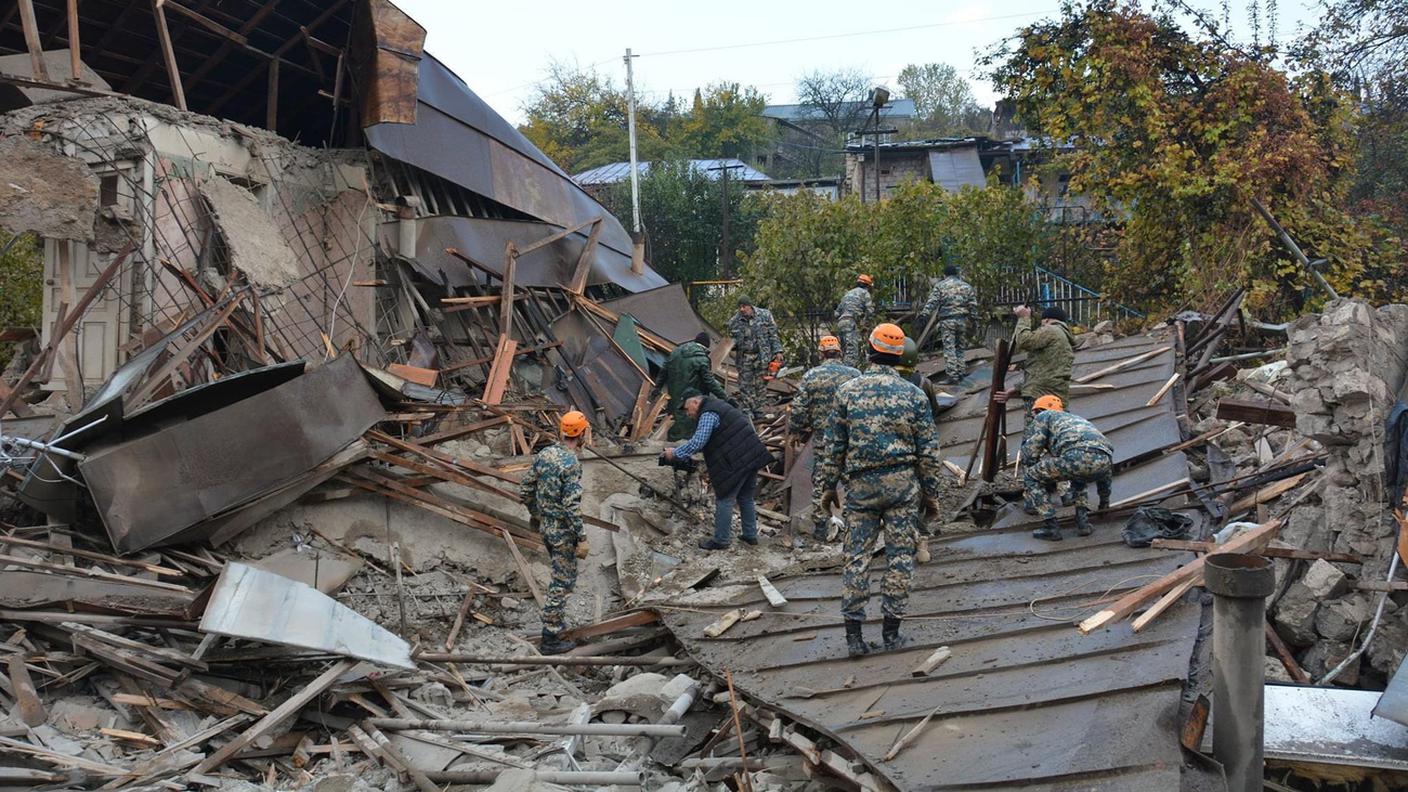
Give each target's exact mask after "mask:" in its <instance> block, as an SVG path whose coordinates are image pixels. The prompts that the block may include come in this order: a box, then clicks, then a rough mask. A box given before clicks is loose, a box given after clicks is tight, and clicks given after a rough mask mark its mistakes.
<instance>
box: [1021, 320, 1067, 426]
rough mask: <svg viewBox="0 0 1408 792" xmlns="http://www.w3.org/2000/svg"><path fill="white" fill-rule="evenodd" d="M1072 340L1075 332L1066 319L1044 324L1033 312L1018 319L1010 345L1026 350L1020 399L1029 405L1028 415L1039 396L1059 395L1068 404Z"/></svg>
mask: <svg viewBox="0 0 1408 792" xmlns="http://www.w3.org/2000/svg"><path fill="white" fill-rule="evenodd" d="M1075 343H1076V336H1075V334H1074V333H1072V332H1071V328H1069V327H1067V326H1066V323H1065V322H1052V323H1051V324H1049V325H1043V324H1042V323H1041V320H1040V319H1038V318H1037V317H1036V316H1035V315H1032V316H1031V317H1030V319H1018V320H1017V329H1016V331H1015V332H1014V333H1013V334H1012V345H1013V347H1015V349H1016V351H1017V352H1025V353H1026V354H1027V360H1026V362H1025V363H1024V364H1022V370H1023V371H1025V372H1026V374H1025V376H1024V378H1023V380H1022V401H1023V402H1024V403H1025V404H1026V405H1027V407H1028V410H1027V413H1028V415H1030V414H1031V409H1030V408H1031V405H1032V404H1033V403H1034V402H1036V400H1037V399H1038V398H1039V397H1041V396H1046V395H1052V396H1059V397H1060V398H1061V403H1062V404H1064V405H1067V406H1069V405H1070V398H1071V366H1072V365H1074V363H1075V351H1074V350H1075Z"/></svg>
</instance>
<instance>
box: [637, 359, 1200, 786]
mask: <svg viewBox="0 0 1408 792" xmlns="http://www.w3.org/2000/svg"><path fill="white" fill-rule="evenodd" d="M1166 338H1167V337H1166V336H1161V337H1156V338H1132V339H1125V340H1123V341H1120V342H1116V343H1114V344H1111V345H1107V346H1104V347H1099V348H1097V349H1093V350H1087V351H1081V352H1078V353H1077V357H1076V376H1080V375H1081V374H1084V373H1089V372H1092V371H1096V370H1098V369H1099V368H1102V367H1104V366H1107V365H1109V364H1110V362H1111V361H1116V360H1123V359H1127V358H1130V357H1133V356H1135V355H1138V354H1141V353H1143V352H1146V351H1150V350H1152V349H1154V348H1155V347H1156V346H1161V345H1164V344H1166V343H1168V342H1167V340H1166ZM1173 367H1174V357H1173V353H1172V352H1171V351H1170V352H1165V353H1164V354H1163V355H1160V356H1156V357H1154V358H1153V359H1151V360H1150V361H1149V362H1148V364H1147V365H1145V366H1140V367H1136V368H1133V369H1131V370H1129V371H1126V372H1121V373H1119V374H1115V375H1110V376H1107V377H1104V378H1102V379H1101V380H1100V382H1102V383H1109V384H1113V385H1115V387H1114V388H1112V389H1109V390H1103V391H1098V392H1094V393H1089V394H1087V393H1080V394H1078V395H1076V396H1075V398H1074V399H1073V405H1072V408H1073V410H1074V411H1075V412H1077V413H1079V414H1081V415H1085V416H1086V417H1088V418H1091V419H1092V420H1093V421H1095V423H1096V424H1097V425H1099V426H1101V427H1102V428H1103V429H1104V430H1105V431H1106V432H1107V433H1108V434H1109V436H1110V437H1111V439H1112V440H1113V441H1114V443H1115V446H1116V459H1117V460H1119V459H1127V458H1129V457H1130V456H1132V455H1134V454H1137V453H1139V451H1140V450H1147V449H1151V448H1157V447H1162V446H1166V445H1168V444H1171V443H1175V442H1177V441H1178V440H1179V437H1180V435H1179V430H1178V426H1177V424H1176V422H1175V421H1174V419H1173V414H1172V408H1171V407H1170V404H1171V402H1172V399H1171V398H1165V399H1164V400H1163V401H1162V402H1161V403H1160V404H1159V405H1156V406H1154V407H1145V406H1144V405H1145V403H1146V402H1147V401H1148V400H1149V398H1150V397H1151V396H1152V395H1153V394H1154V392H1155V391H1157V390H1158V388H1159V387H1160V386H1161V385H1162V384H1163V383H1164V382H1165V381H1166V380H1167V378H1168V376H1169V375H1171V374H1172V371H1173ZM985 398H986V394H985V393H984V394H972V395H970V396H969V397H968V399H967V400H966V402H965V403H964V404H961V405H959V407H956V408H955V409H954V410H952V412H951V414H956V415H964V414H967V413H970V412H973V411H974V410H975V409H976V408H977V407H978V405H979V404H980V403H981V402H982V401H983V400H985ZM1018 410H1020V405H1014V412H1013V413H1012V414H1011V415H1010V416H1009V418H1010V420H1009V427H1011V428H1012V429H1013V431H1011V432H1009V435H1015V437H1013V436H1009V439H1008V447H1009V449H1010V452H1011V453H1012V454H1015V453H1016V447H1017V440H1018V439H1019V438H1020V433H1021V417H1020V413H1019V412H1017V411H1018ZM981 421H982V418H981V416H980V415H978V416H977V417H970V418H963V419H955V420H944V421H941V423H940V431H941V434H942V436H943V445H944V450H945V455H946V457H947V458H948V459H950V460H951V461H953V462H955V463H957V464H959V465H960V466H963V465H965V464H966V463H967V455H968V453H969V452H970V449H971V448H972V446H973V444H974V442H975V440H976V429H977V426H978V425H979V424H980V423H981ZM1185 474H1186V462H1185V460H1184V459H1183V456H1182V454H1173V455H1169V456H1165V457H1161V458H1159V459H1158V460H1157V461H1155V462H1151V463H1148V464H1145V465H1142V466H1140V467H1137V468H1135V469H1133V470H1130V471H1126V472H1123V473H1121V474H1120V475H1119V476H1117V477H1116V480H1115V492H1114V497H1115V498H1116V499H1118V498H1121V497H1125V496H1128V495H1133V494H1137V493H1139V492H1141V491H1143V490H1146V489H1149V488H1150V486H1151V485H1150V482H1151V481H1152V482H1155V483H1162V482H1169V481H1174V480H1177V479H1178V478H1180V477H1182V476H1183V475H1185ZM1031 519H1032V518H1029V517H1027V516H1026V515H1023V514H1021V513H1020V512H1018V513H1016V514H1015V515H1012V516H1009V517H1008V518H1007V519H1005V520H1003V521H1000V522H999V523H998V524H997V525H995V526H994V527H992V528H989V529H986V530H979V531H976V532H974V533H969V534H958V535H953V536H945V537H942V538H941V539H939V540H937V542H935V543H933V544H931V551H932V552H933V555H934V560H933V561H931V562H930V563H928V564H925V565H922V566H920V567H919V568H918V569H917V570H916V573H915V580H914V588H913V593H912V594H911V597H910V603H909V618H908V619H907V621H906V628H905V629H906V635H907V637H908V638H909V640H910V643H909V645H908V646H907V647H905V648H904V649H901V650H899V651H895V652H882V653H876V654H871V655H869V656H867V657H864V658H859V659H855V660H852V659H849V658H848V657H846V651H845V639H844V633H843V629H842V622H841V618H840V593H841V578H840V574H839V572H837V571H823V572H815V573H811V574H805V575H798V576H794V577H786V578H773V579H772V582H773V583H774V584H775V585H776V586H777V587H778V589H779V590H781V591H782V593H783V595H784V596H785V597H787V599H788V601H789V602H788V604H787V605H786V606H784V607H783V608H782V609H780V610H778V609H773V608H770V607H769V606H768V604H767V602H766V600H765V599H764V598H763V597H762V596H761V594H760V593H759V592H758V590H757V589H756V588H755V587H747V588H740V590H739V591H738V592H737V593H735V594H734V595H733V596H731V597H727V598H725V601H724V602H722V603H720V602H719V599H720V597H719V592H717V591H715V592H709V593H711V594H712V595H713V597H712V599H706V598H704V597H703V596H701V597H700V599H699V601H698V602H697V603H691V602H683V603H680V604H681V605H682V606H683V607H685V608H688V610H682V609H673V608H662V613H663V617H664V619H665V621H666V623H667V624H668V625H669V627H670V629H671V630H672V631H673V632H674V633H675V635H676V636H677V637H678V638H679V639H680V641H681V642H682V643H683V644H684V646H685V648H686V649H687V650H688V652H689V653H690V655H692V656H693V657H694V658H695V659H697V660H698V661H699V662H701V663H702V664H703V665H705V666H706V667H708V668H710V669H711V670H713V671H715V672H721V671H722V670H723V669H730V670H732V671H733V674H734V683H735V685H737V686H738V687H739V688H740V689H741V691H742V692H743V693H744V695H746V696H749V697H751V698H753V699H754V700H757V701H759V702H761V703H762V704H763V705H764V706H767V707H768V708H771V709H774V710H775V711H777V712H780V713H782V714H784V715H786V716H788V717H790V718H792V719H795V720H797V721H799V722H801V723H803V724H805V725H807V726H809V727H811V728H814V729H816V730H818V731H819V732H821V733H823V734H825V735H828V736H830V737H832V738H834V739H836V740H837V741H839V742H841V743H844V744H845V745H846V746H849V748H850V749H851V750H852V751H853V752H854V754H855V755H856V756H857V757H859V758H861V759H862V760H863V761H864V762H865V763H866V764H867V765H869V766H870V767H871V768H872V769H874V770H875V771H876V772H878V773H880V774H881V775H883V776H884V777H886V778H887V779H889V780H890V781H891V782H892V783H893V784H894V785H895V786H896V787H897V788H898V789H901V790H917V789H966V788H973V787H982V788H984V789H1017V788H1021V789H1053V790H1054V789H1077V788H1078V789H1083V790H1084V789H1100V790H1127V789H1140V790H1177V789H1179V786H1180V766H1181V761H1182V760H1181V754H1180V749H1179V744H1178V717H1177V716H1178V713H1179V706H1180V699H1181V693H1182V689H1183V681H1184V678H1185V677H1186V675H1187V673H1188V662H1189V657H1190V655H1191V653H1192V651H1193V645H1194V642H1195V639H1196V636H1197V625H1198V622H1199V608H1198V606H1197V605H1196V604H1192V603H1189V602H1182V603H1179V604H1178V605H1175V606H1174V607H1173V608H1170V609H1169V610H1168V611H1167V612H1166V613H1164V614H1163V615H1162V616H1161V617H1160V618H1159V619H1158V620H1156V621H1154V622H1153V623H1152V624H1151V625H1150V626H1149V627H1148V628H1147V629H1146V630H1145V631H1143V632H1142V633H1138V634H1135V633H1134V632H1133V631H1132V629H1131V628H1130V625H1129V623H1128V622H1121V623H1119V624H1116V625H1114V626H1112V627H1110V628H1108V629H1105V630H1101V631H1098V632H1095V633H1093V634H1091V635H1089V636H1082V635H1081V634H1080V633H1079V632H1078V631H1077V630H1076V629H1075V627H1074V625H1075V623H1077V622H1078V621H1079V620H1080V619H1081V618H1083V617H1084V616H1086V615H1089V613H1091V612H1093V611H1094V610H1096V609H1097V607H1098V606H1097V605H1096V600H1100V599H1102V598H1103V597H1106V596H1109V595H1111V594H1117V593H1118V592H1122V591H1125V590H1129V589H1133V588H1135V587H1138V586H1139V585H1142V584H1143V583H1146V582H1148V581H1149V580H1150V579H1152V578H1153V577H1156V576H1159V575H1163V574H1165V573H1167V572H1169V571H1171V570H1173V569H1174V568H1176V567H1177V566H1179V565H1181V564H1183V563H1186V562H1187V560H1188V558H1189V556H1188V555H1187V554H1182V553H1170V552H1168V551H1162V550H1151V549H1144V550H1136V549H1132V548H1129V547H1127V546H1125V545H1124V543H1123V542H1122V541H1121V539H1120V535H1119V529H1120V523H1121V521H1120V520H1099V519H1097V520H1095V523H1096V530H1095V533H1094V535H1092V536H1090V537H1086V538H1078V537H1068V538H1067V539H1066V540H1065V541H1063V542H1060V543H1049V542H1042V541H1039V540H1036V539H1034V538H1032V536H1031V534H1030V530H1031V528H1032V523H1031ZM877 589H878V584H876V583H872V590H873V591H874V590H877ZM705 603H707V604H705ZM740 606H745V607H748V608H756V609H759V610H762V611H763V612H764V614H765V616H764V618H762V619H759V620H756V621H753V622H749V623H744V624H739V625H737V626H735V627H734V628H732V629H731V630H729V631H728V632H726V633H724V634H723V635H722V636H720V637H719V638H716V639H709V638H706V637H704V635H703V627H704V626H705V625H707V624H709V623H710V622H711V621H712V620H713V619H714V618H715V617H716V616H717V613H718V612H719V611H721V610H725V609H728V608H734V607H740ZM870 612H871V614H873V615H874V618H873V621H874V622H878V621H879V618H878V603H872V604H871V607H870ZM867 630H870V631H877V632H878V626H877V625H875V624H873V623H872V624H870V625H869V626H868V627H867ZM939 646H949V647H950V648H951V649H952V650H953V656H952V657H951V658H950V659H949V660H948V661H947V662H945V663H944V664H943V665H942V666H940V667H939V668H938V669H937V670H936V671H934V672H933V673H931V674H930V675H929V676H927V677H917V678H916V677H913V676H911V674H910V671H911V669H912V668H913V667H914V666H916V665H918V664H919V663H920V662H921V661H922V660H923V659H924V658H926V657H927V656H928V655H929V654H930V653H931V652H932V651H933V650H934V649H935V648H937V647H939ZM931 713H932V714H933V719H932V720H931V721H930V723H929V725H928V726H927V727H926V729H925V730H924V731H923V732H922V733H921V736H920V737H919V738H918V739H917V740H916V741H915V742H914V743H912V744H911V745H909V747H907V748H905V749H904V750H903V751H902V752H900V753H899V754H898V755H897V756H896V757H895V758H894V759H893V760H890V761H885V760H884V758H883V757H884V756H885V754H886V752H887V751H888V750H889V749H890V747H891V746H892V745H893V744H894V742H895V740H896V739H897V738H898V737H899V736H900V735H901V734H904V733H905V732H906V731H908V730H909V729H910V728H911V727H913V726H914V725H915V724H916V723H917V722H918V721H920V720H921V719H922V718H924V717H925V716H926V715H929V714H931Z"/></svg>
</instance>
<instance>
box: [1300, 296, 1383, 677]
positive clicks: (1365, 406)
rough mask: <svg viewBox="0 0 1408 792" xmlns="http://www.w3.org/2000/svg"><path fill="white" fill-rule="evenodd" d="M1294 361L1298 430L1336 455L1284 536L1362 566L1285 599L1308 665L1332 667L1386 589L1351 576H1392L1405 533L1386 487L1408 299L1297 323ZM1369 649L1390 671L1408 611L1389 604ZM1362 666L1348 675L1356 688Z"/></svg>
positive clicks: (1320, 577)
mask: <svg viewBox="0 0 1408 792" xmlns="http://www.w3.org/2000/svg"><path fill="white" fill-rule="evenodd" d="M1289 341H1290V349H1289V353H1288V356H1287V362H1288V364H1289V366H1290V371H1291V380H1290V386H1289V388H1288V390H1290V391H1291V393H1292V401H1291V406H1292V407H1293V408H1294V409H1295V411H1296V429H1297V430H1298V431H1299V432H1300V433H1301V434H1302V435H1304V436H1305V437H1308V438H1311V439H1314V440H1316V441H1318V442H1320V443H1321V444H1322V445H1323V446H1324V448H1325V452H1326V455H1327V456H1326V461H1325V471H1324V474H1323V475H1322V476H1321V479H1322V481H1321V483H1320V484H1319V487H1320V491H1319V493H1318V495H1319V497H1318V501H1317V499H1316V498H1314V497H1311V498H1307V499H1306V500H1305V501H1304V502H1302V503H1301V504H1300V505H1298V506H1297V507H1296V508H1295V509H1294V510H1292V511H1291V513H1290V516H1289V518H1288V520H1287V522H1286V525H1285V526H1284V527H1283V529H1282V532H1281V535H1282V538H1283V539H1285V540H1286V541H1288V542H1290V543H1292V544H1293V545H1295V546H1297V547H1302V548H1306V549H1311V550H1325V551H1332V552H1337V553H1356V554H1358V555H1361V556H1363V557H1364V558H1365V559H1366V561H1365V563H1364V564H1363V565H1362V566H1360V565H1355V564H1329V563H1328V562H1324V561H1319V562H1316V563H1315V564H1314V565H1309V566H1308V568H1307V569H1305V570H1304V573H1303V576H1302V577H1301V578H1300V579H1299V580H1297V581H1296V582H1294V583H1292V584H1291V585H1290V587H1289V588H1288V589H1287V590H1286V592H1285V593H1284V594H1283V595H1282V596H1281V598H1280V599H1279V601H1278V602H1277V603H1276V607H1275V609H1274V611H1273V613H1274V617H1275V622H1276V626H1277V628H1278V630H1279V631H1280V633H1281V635H1282V637H1283V638H1285V639H1286V640H1287V641H1288V642H1289V643H1290V644H1292V645H1293V646H1296V647H1300V648H1303V649H1304V650H1305V651H1304V653H1303V655H1302V657H1301V663H1302V664H1303V665H1304V666H1305V667H1306V670H1307V671H1309V672H1310V673H1311V674H1312V675H1318V674H1322V673H1324V671H1325V670H1326V669H1327V668H1329V667H1333V666H1334V665H1335V664H1336V663H1338V662H1339V660H1340V659H1341V658H1343V657H1344V656H1345V655H1347V654H1348V653H1349V651H1351V649H1352V648H1353V645H1354V643H1353V642H1354V641H1355V640H1356V639H1357V638H1358V636H1359V635H1362V633H1363V631H1364V630H1365V629H1367V622H1368V620H1369V619H1371V618H1372V616H1373V609H1374V606H1376V605H1377V602H1378V595H1377V594H1373V595H1371V594H1369V593H1366V592H1359V591H1355V590H1353V589H1352V588H1349V587H1348V586H1347V585H1345V582H1344V581H1343V580H1341V578H1342V577H1343V576H1344V575H1346V574H1347V575H1353V576H1356V577H1358V578H1359V579H1362V580H1383V579H1384V576H1385V574H1386V571H1387V567H1388V563H1389V560H1390V558H1391V557H1392V553H1393V552H1394V551H1395V547H1396V537H1397V533H1398V529H1397V524H1396V523H1395V522H1394V520H1393V518H1392V516H1391V514H1390V510H1389V504H1388V503H1387V498H1386V494H1385V489H1384V482H1383V473H1384V451H1383V441H1384V421H1385V419H1386V418H1387V415H1388V411H1389V409H1390V408H1391V407H1392V406H1393V403H1394V401H1395V398H1396V396H1397V394H1398V393H1399V391H1400V389H1401V388H1402V386H1403V383H1404V375H1405V371H1408V305H1388V306H1384V307H1381V308H1377V309H1376V308H1374V307H1373V306H1371V305H1369V304H1368V303H1366V302H1363V301H1360V300H1348V299H1341V300H1335V301H1333V302H1331V303H1330V305H1329V306H1328V307H1327V308H1326V309H1325V311H1324V313H1321V314H1315V315H1309V316H1305V317H1302V318H1300V319H1299V320H1297V321H1296V322H1294V323H1293V324H1292V325H1291V327H1290V329H1289ZM1379 629H1380V632H1379V635H1378V637H1377V638H1376V640H1375V641H1374V643H1373V644H1371V646H1370V649H1369V652H1368V663H1369V666H1368V669H1366V670H1371V671H1372V672H1373V673H1376V674H1389V673H1392V671H1393V670H1394V669H1395V668H1396V667H1397V664H1398V662H1399V661H1400V660H1401V659H1402V657H1403V654H1404V650H1405V648H1408V608H1404V609H1403V610H1402V611H1401V612H1400V611H1399V610H1398V608H1397V605H1396V603H1394V602H1393V601H1390V602H1389V603H1388V605H1387V610H1386V615H1385V617H1384V623H1383V624H1382V625H1381V626H1380V628H1379ZM1358 675H1359V669H1357V668H1355V669H1351V670H1350V671H1348V672H1346V674H1345V675H1344V676H1343V677H1342V678H1341V679H1340V680H1339V681H1340V682H1342V683H1344V684H1354V683H1355V681H1356V680H1357V678H1358Z"/></svg>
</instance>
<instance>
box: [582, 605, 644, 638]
mask: <svg viewBox="0 0 1408 792" xmlns="http://www.w3.org/2000/svg"><path fill="white" fill-rule="evenodd" d="M658 621H660V617H659V616H658V615H657V614H656V613H655V611H648V610H638V611H632V612H631V613H627V614H625V615H622V616H613V617H612V618H610V619H606V620H605V621H599V622H597V623H596V624H584V625H582V626H581V627H575V628H573V629H571V630H567V631H566V632H564V633H563V634H562V637H563V638H566V639H567V640H569V641H581V640H583V639H586V638H595V637H596V636H598V635H610V634H611V633H615V632H620V631H621V630H626V629H630V628H631V627H641V626H644V625H646V624H654V623H655V622H658Z"/></svg>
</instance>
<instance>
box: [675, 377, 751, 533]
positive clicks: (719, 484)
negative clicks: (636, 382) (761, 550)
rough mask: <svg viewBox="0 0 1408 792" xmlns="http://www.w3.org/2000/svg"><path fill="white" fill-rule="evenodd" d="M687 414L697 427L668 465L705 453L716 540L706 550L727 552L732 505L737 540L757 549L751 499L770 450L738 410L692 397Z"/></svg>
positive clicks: (687, 402)
mask: <svg viewBox="0 0 1408 792" xmlns="http://www.w3.org/2000/svg"><path fill="white" fill-rule="evenodd" d="M684 409H685V412H687V413H688V414H689V417H691V418H694V419H695V420H697V421H698V422H699V423H698V425H697V426H696V427H695V429H694V436H693V437H690V438H689V440H688V441H687V442H686V443H684V444H683V445H681V446H678V447H676V448H667V449H665V450H664V452H663V455H664V457H665V459H667V460H668V459H689V457H690V456H691V455H692V454H697V453H699V452H700V451H703V452H704V464H705V466H706V467H708V469H709V481H710V483H711V484H712V485H713V487H714V499H715V501H714V535H713V536H712V537H710V538H708V539H701V540H700V542H699V546H700V547H702V548H704V549H705V550H725V549H727V548H728V546H729V543H730V541H731V539H732V535H733V504H734V501H737V502H738V516H739V519H740V521H741V522H742V523H743V531H742V533H741V534H740V535H739V537H738V538H739V539H741V540H743V541H744V542H747V543H748V544H750V545H755V544H757V543H758V515H757V510H756V507H755V506H754V504H753V493H754V492H755V491H756V490H757V486H758V471H759V470H761V469H762V468H764V467H767V466H768V465H771V464H772V463H773V461H774V460H773V457H772V454H771V453H769V452H768V448H767V446H765V445H763V441H761V440H759V439H758V433H757V432H756V431H754V429H753V422H752V421H750V420H748V417H747V416H746V415H744V414H743V413H742V412H741V411H740V410H739V409H738V408H737V407H734V406H733V405H732V404H729V403H728V402H726V401H724V400H723V399H716V398H714V397H712V396H699V395H694V396H691V397H689V398H688V399H685V402H684Z"/></svg>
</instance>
